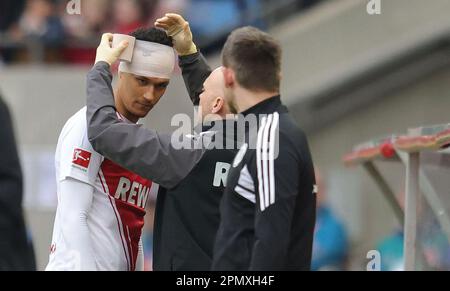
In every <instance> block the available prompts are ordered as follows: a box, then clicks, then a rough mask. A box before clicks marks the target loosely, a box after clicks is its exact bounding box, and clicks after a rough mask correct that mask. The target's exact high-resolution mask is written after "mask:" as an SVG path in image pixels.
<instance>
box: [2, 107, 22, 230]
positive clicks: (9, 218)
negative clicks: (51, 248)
mask: <svg viewBox="0 0 450 291" xmlns="http://www.w3.org/2000/svg"><path fill="white" fill-rule="evenodd" d="M0 124H1V125H2V126H0V140H1V142H0V229H7V228H8V227H7V226H8V225H10V224H11V223H14V220H15V219H19V218H21V216H22V213H21V209H22V187H23V186H22V171H21V167H20V162H19V156H18V153H17V148H16V141H15V139H14V133H13V126H12V121H11V116H10V113H9V110H8V108H7V107H6V104H5V103H3V101H2V100H1V99H0ZM0 237H1V235H0Z"/></svg>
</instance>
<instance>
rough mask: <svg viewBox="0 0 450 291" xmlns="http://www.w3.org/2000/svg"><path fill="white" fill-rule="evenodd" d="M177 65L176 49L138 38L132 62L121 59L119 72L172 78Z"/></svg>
mask: <svg viewBox="0 0 450 291" xmlns="http://www.w3.org/2000/svg"><path fill="white" fill-rule="evenodd" d="M174 67H175V51H174V50H173V48H171V47H170V46H167V45H162V44H159V43H154V42H148V41H142V40H136V43H135V45H134V51H133V59H132V61H131V63H129V62H126V61H121V62H120V65H119V72H124V73H131V74H134V75H138V76H143V77H150V78H152V77H153V78H164V79H170V77H171V76H172V72H173V69H174Z"/></svg>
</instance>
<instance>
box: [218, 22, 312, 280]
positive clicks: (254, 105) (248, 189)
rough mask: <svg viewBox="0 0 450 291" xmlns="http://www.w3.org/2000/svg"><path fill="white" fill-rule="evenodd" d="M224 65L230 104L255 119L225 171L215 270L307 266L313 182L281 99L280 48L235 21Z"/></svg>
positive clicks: (302, 141)
mask: <svg viewBox="0 0 450 291" xmlns="http://www.w3.org/2000/svg"><path fill="white" fill-rule="evenodd" d="M222 64H223V66H224V69H223V72H224V78H225V84H226V90H225V91H226V99H227V101H228V102H229V104H230V107H233V108H236V109H237V110H238V112H239V113H240V115H239V118H240V119H241V120H244V121H245V120H252V118H253V119H256V120H257V121H258V122H257V123H255V124H253V125H251V126H250V127H249V135H248V136H249V138H248V140H247V144H244V146H242V147H241V149H240V151H239V153H238V154H237V155H236V158H235V160H234V161H233V164H232V167H231V169H230V171H229V174H228V179H227V186H226V190H225V193H224V197H223V200H222V202H221V208H220V214H221V222H220V227H219V230H218V233H217V238H216V243H215V246H214V259H213V270H227V271H229V270H235V271H240V270H254V271H261V270H270V271H275V270H309V269H310V265H311V253H312V241H313V233H314V224H315V209H316V205H315V204H316V195H315V194H316V192H317V189H316V186H315V178H314V169H313V163H312V160H311V154H310V151H309V147H308V142H307V140H306V137H305V134H304V133H303V132H302V130H301V129H299V128H298V127H297V125H296V124H295V122H294V120H293V119H292V118H291V117H290V116H289V114H288V110H287V108H286V107H285V106H284V105H283V104H282V102H281V98H280V93H279V92H280V80H281V47H280V45H279V44H278V42H277V41H276V40H274V39H273V38H272V37H271V36H269V35H268V34H266V33H264V32H262V31H260V30H258V29H256V28H252V27H244V28H240V29H237V30H235V31H233V32H232V33H231V35H230V36H229V37H228V40H227V42H226V43H225V46H224V48H223V51H222ZM238 123H239V121H238Z"/></svg>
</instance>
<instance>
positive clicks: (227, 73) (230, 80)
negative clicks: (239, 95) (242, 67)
mask: <svg viewBox="0 0 450 291" xmlns="http://www.w3.org/2000/svg"><path fill="white" fill-rule="evenodd" d="M222 72H223V78H224V81H225V87H226V88H231V87H233V86H234V84H235V82H236V75H235V74H234V71H233V70H232V69H231V68H227V67H222Z"/></svg>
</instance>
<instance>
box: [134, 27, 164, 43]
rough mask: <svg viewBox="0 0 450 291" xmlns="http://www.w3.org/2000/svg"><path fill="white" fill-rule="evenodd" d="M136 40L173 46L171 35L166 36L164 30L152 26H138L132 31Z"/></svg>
mask: <svg viewBox="0 0 450 291" xmlns="http://www.w3.org/2000/svg"><path fill="white" fill-rule="evenodd" d="M130 35H131V36H134V37H135V38H136V39H137V40H142V41H149V42H156V43H159V44H163V45H167V46H170V47H173V42H172V37H170V36H168V35H167V34H166V33H165V31H164V30H161V29H158V28H155V27H152V28H144V27H141V28H138V29H136V30H135V31H133V32H132V33H130Z"/></svg>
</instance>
